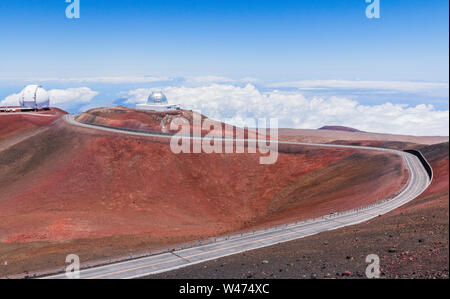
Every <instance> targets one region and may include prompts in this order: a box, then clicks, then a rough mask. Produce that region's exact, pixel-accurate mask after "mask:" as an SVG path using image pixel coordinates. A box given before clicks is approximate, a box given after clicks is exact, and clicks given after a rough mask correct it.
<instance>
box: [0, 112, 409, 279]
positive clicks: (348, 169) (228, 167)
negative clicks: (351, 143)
mask: <svg viewBox="0 0 450 299" xmlns="http://www.w3.org/2000/svg"><path fill="white" fill-rule="evenodd" d="M281 151H282V153H280V155H279V158H278V161H277V163H276V164H274V165H260V164H259V163H258V161H259V156H258V155H256V154H253V155H252V154H209V155H207V154H180V155H175V154H173V153H172V152H171V151H170V148H169V146H168V143H167V141H163V140H161V139H150V138H146V137H137V136H127V135H120V134H115V133H109V132H103V131H97V130H91V129H85V128H79V127H73V126H70V125H68V124H66V123H65V122H64V121H63V120H61V119H60V120H58V121H57V122H56V123H54V125H52V126H51V127H50V128H49V129H48V130H45V131H43V132H40V133H39V134H36V135H34V136H32V137H30V138H28V139H26V140H24V141H22V142H19V143H17V144H15V145H14V146H12V147H10V148H7V149H5V150H3V151H0V221H1V223H2V225H1V226H0V240H1V243H0V260H8V261H9V268H8V271H10V273H17V272H21V271H24V270H29V271H32V270H34V269H41V268H43V267H53V266H58V267H59V266H61V265H62V266H64V264H65V256H66V255H67V254H69V253H77V254H79V255H80V257H81V259H82V260H83V261H86V260H91V259H96V258H103V257H109V256H112V255H119V254H120V255H123V254H126V253H127V252H129V251H130V250H133V251H135V252H136V251H139V250H142V251H143V250H149V249H151V248H161V246H166V245H167V244H174V243H179V242H184V241H187V240H193V239H200V238H204V237H208V236H212V235H217V234H223V233H228V232H232V231H237V230H242V229H245V228H250V227H255V226H261V225H268V224H271V223H284V222H286V221H290V220H291V219H292V220H294V219H301V218H302V217H309V216H310V215H312V214H313V212H314V211H317V210H318V207H320V209H319V210H321V211H325V212H328V211H329V210H330V209H333V210H339V209H346V208H348V207H349V206H359V205H361V204H365V203H368V202H372V201H374V200H377V199H379V196H387V195H389V194H392V193H395V192H396V191H397V190H398V189H400V188H401V186H402V184H403V183H404V180H405V176H404V175H403V174H404V173H405V170H404V168H403V165H402V163H401V159H400V158H399V157H397V156H395V155H386V154H381V153H373V152H367V151H357V150H343V149H334V150H330V149H321V148H314V147H297V148H292V147H290V148H282V149H281ZM283 152H284V153H283ZM363 162H364V163H363ZM363 164H364V165H370V168H368V167H361V165H363ZM374 173H377V176H376V177H375V176H374ZM374 181H375V183H374ZM321 186H322V187H321ZM355 194H358V196H355ZM359 194H363V195H364V196H359ZM93 248H95V249H93Z"/></svg>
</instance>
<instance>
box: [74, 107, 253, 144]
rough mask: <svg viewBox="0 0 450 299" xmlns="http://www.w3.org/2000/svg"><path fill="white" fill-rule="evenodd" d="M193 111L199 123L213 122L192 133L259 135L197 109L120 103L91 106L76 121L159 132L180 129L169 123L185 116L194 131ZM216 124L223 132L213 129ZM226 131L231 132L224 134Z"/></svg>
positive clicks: (172, 131) (174, 131) (173, 131)
mask: <svg viewBox="0 0 450 299" xmlns="http://www.w3.org/2000/svg"><path fill="white" fill-rule="evenodd" d="M194 114H196V115H197V116H198V119H199V120H201V123H200V126H201V125H202V124H203V122H205V121H206V120H207V121H208V122H210V125H211V126H206V124H205V127H204V128H202V130H201V131H200V132H199V134H196V133H192V134H193V135H202V136H204V135H206V134H211V135H214V136H225V134H226V136H227V137H231V136H233V137H236V133H235V132H234V131H236V130H237V131H236V132H240V133H241V134H242V138H244V136H245V138H255V137H256V136H257V135H256V134H255V133H254V132H252V131H247V130H241V129H238V128H236V127H234V126H225V124H224V123H220V122H217V121H214V120H211V119H209V118H208V117H206V116H204V115H200V114H198V113H196V112H192V111H187V110H173V111H165V112H159V111H149V110H139V109H131V108H125V107H121V106H117V107H112V108H96V109H91V110H89V111H87V112H85V113H82V114H81V115H79V116H78V118H77V120H78V121H79V122H82V123H86V124H93V125H104V126H110V127H116V128H124V129H134V130H140V131H148V132H156V133H176V132H178V130H171V128H170V124H171V122H172V121H173V120H174V119H176V118H183V119H185V120H187V121H188V122H189V124H190V129H191V132H193V129H192V128H193V122H194V120H193V119H194ZM213 126H215V127H216V128H217V129H218V130H220V132H214V127H213ZM225 130H226V131H227V132H229V133H225Z"/></svg>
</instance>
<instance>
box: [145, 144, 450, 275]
mask: <svg viewBox="0 0 450 299" xmlns="http://www.w3.org/2000/svg"><path fill="white" fill-rule="evenodd" d="M416 149H419V150H420V151H421V152H422V153H423V154H424V155H425V157H426V158H427V160H428V161H429V163H430V164H431V166H432V168H433V170H434V179H433V182H432V183H431V185H430V187H429V188H428V189H427V190H426V191H425V192H424V193H423V194H422V195H421V196H420V197H418V198H417V199H415V200H413V201H411V202H410V203H408V204H406V205H405V206H402V207H400V208H399V209H396V210H394V211H392V212H390V213H388V214H386V215H383V216H380V217H377V218H375V219H372V220H370V221H368V222H366V223H362V224H358V225H355V226H350V227H345V228H341V229H338V230H335V231H329V232H323V233H320V234H318V235H315V236H310V237H306V238H304V239H299V240H295V241H291V242H287V243H282V244H278V245H274V246H270V247H265V248H261V249H257V250H253V251H250V252H245V253H241V254H236V255H232V256H229V257H225V258H221V259H218V260H214V261H209V262H205V263H201V264H198V265H194V266H191V267H187V268H183V269H179V270H175V271H171V272H168V273H161V274H157V275H153V276H150V277H148V278H190V279H202V278H222V279H224V278H225V279H229V278H234V279H236V278H256V279H261V278H366V276H365V271H366V267H367V265H368V264H367V263H366V261H365V260H366V257H367V256H368V255H369V254H376V255H378V256H379V258H380V270H381V278H446V279H448V278H449V233H448V232H449V231H448V230H449V143H448V142H446V143H442V144H436V145H431V146H416Z"/></svg>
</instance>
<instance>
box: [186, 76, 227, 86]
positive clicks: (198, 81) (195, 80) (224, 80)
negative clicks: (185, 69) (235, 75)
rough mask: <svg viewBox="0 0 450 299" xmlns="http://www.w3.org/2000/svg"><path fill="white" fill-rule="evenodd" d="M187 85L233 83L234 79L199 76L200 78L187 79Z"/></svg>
mask: <svg viewBox="0 0 450 299" xmlns="http://www.w3.org/2000/svg"><path fill="white" fill-rule="evenodd" d="M185 82H186V84H188V85H190V84H192V85H196V84H205V83H206V84H207V83H232V82H234V80H233V79H230V78H228V77H222V76H199V77H186V78H185Z"/></svg>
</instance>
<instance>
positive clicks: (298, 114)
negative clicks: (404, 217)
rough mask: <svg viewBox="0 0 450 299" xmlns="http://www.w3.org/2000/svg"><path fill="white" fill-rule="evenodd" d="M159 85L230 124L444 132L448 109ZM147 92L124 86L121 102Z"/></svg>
mask: <svg viewBox="0 0 450 299" xmlns="http://www.w3.org/2000/svg"><path fill="white" fill-rule="evenodd" d="M162 89H163V91H164V92H165V93H166V95H167V98H168V99H169V102H170V103H173V104H176V103H179V104H181V105H182V107H183V108H185V109H193V110H200V111H201V112H202V113H204V114H206V115H208V116H209V117H212V118H215V119H220V120H224V121H228V122H231V123H234V124H238V123H239V122H240V121H242V120H243V119H246V118H278V119H279V126H280V127H291V128H305V129H307V128H310V129H316V128H319V127H321V126H324V125H342V126H349V127H353V128H357V129H360V130H364V131H369V132H379V133H392V134H408V135H444V136H448V135H449V126H448V121H449V111H448V110H445V111H439V110H436V109H435V108H434V107H433V106H432V105H423V104H422V105H417V106H408V105H402V104H392V103H383V104H380V105H362V104H360V103H358V102H357V101H355V100H350V99H347V98H345V97H336V96H332V97H329V98H323V97H311V98H306V97H305V96H303V94H302V93H301V92H299V91H295V92H285V91H277V90H273V91H269V92H261V91H260V90H258V89H257V88H256V87H255V86H254V85H252V84H247V85H246V86H244V87H239V86H235V85H232V84H211V85H207V86H201V87H183V86H182V87H165V88H162ZM149 93H150V89H145V88H141V89H136V90H130V91H129V92H128V93H127V95H126V96H125V97H126V98H127V101H126V103H128V104H130V105H134V104H135V103H142V102H145V101H146V98H147V96H148V94H149Z"/></svg>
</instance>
